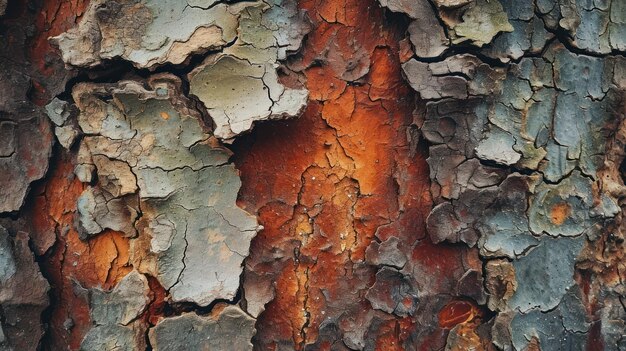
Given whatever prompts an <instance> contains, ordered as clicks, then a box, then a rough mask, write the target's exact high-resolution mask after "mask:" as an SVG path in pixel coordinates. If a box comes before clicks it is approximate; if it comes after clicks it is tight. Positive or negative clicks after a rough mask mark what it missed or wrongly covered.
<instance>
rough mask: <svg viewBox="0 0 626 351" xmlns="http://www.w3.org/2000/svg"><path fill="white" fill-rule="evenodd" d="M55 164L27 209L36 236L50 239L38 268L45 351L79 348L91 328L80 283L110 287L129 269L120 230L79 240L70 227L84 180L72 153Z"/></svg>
mask: <svg viewBox="0 0 626 351" xmlns="http://www.w3.org/2000/svg"><path fill="white" fill-rule="evenodd" d="M51 162H53V163H54V164H55V168H54V169H53V170H52V172H51V174H49V175H48V177H47V178H46V180H45V181H44V182H42V183H41V184H40V185H39V186H38V187H37V189H34V191H33V193H34V194H38V195H34V196H36V201H29V203H34V206H33V208H32V209H28V210H27V211H26V216H27V218H30V220H31V222H32V223H33V224H34V228H35V230H36V232H37V235H44V234H45V233H47V234H45V235H52V236H53V238H50V237H40V238H39V239H38V240H40V241H50V240H52V241H54V240H56V242H55V244H54V246H52V248H51V249H50V250H49V252H47V253H46V254H45V255H44V256H43V258H42V264H41V269H42V273H43V274H44V276H45V277H46V279H48V281H49V282H50V285H51V287H52V291H51V308H50V311H49V316H50V317H49V318H50V319H49V321H48V324H49V329H48V332H47V334H46V335H45V337H44V338H45V339H44V341H43V345H45V346H46V348H47V349H49V350H60V349H66V348H68V347H69V348H70V349H78V348H79V346H80V342H81V341H82V339H83V336H84V335H85V333H86V332H87V331H88V330H89V329H90V328H91V322H90V317H89V306H88V303H87V300H86V295H85V294H84V293H81V290H82V289H81V287H82V288H94V287H101V288H103V289H111V288H112V287H114V286H115V285H116V284H117V283H118V282H119V281H120V280H121V279H122V278H123V277H124V276H125V275H126V274H127V273H128V272H129V271H130V269H131V267H130V265H129V256H128V251H129V241H128V239H127V238H124V237H123V236H122V234H121V233H118V232H114V231H109V230H107V231H105V232H104V233H101V234H99V235H98V236H96V237H94V238H92V239H91V240H90V241H88V242H84V241H82V240H80V239H79V237H78V232H77V231H76V229H75V227H74V223H75V218H74V213H75V210H76V200H77V199H78V197H79V196H80V194H81V193H82V191H83V189H84V185H83V184H82V183H81V182H80V181H79V180H78V179H76V178H75V176H74V174H73V170H74V165H73V161H72V160H71V159H70V156H69V155H68V154H67V153H65V152H61V155H60V156H59V157H57V158H56V159H55V160H53V161H51Z"/></svg>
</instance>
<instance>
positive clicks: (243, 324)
mask: <svg viewBox="0 0 626 351" xmlns="http://www.w3.org/2000/svg"><path fill="white" fill-rule="evenodd" d="M215 310H219V311H214V312H213V315H209V316H199V315H197V314H195V313H184V314H182V315H181V316H178V317H172V318H166V319H164V320H163V321H161V322H159V323H158V324H157V325H156V326H155V327H154V328H152V329H150V334H149V335H150V344H151V345H152V347H153V349H154V350H155V351H166V350H181V349H189V350H242V351H244V350H252V343H251V342H250V341H251V340H252V336H253V335H254V332H255V330H254V322H255V320H254V318H252V317H250V316H248V315H247V314H245V313H244V312H243V311H242V310H241V309H240V308H239V307H237V306H225V307H224V306H222V307H219V308H218V307H216V308H215Z"/></svg>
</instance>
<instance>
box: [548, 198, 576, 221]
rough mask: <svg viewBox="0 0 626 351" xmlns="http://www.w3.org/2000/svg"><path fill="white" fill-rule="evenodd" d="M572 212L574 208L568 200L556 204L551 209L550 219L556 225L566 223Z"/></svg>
mask: <svg viewBox="0 0 626 351" xmlns="http://www.w3.org/2000/svg"><path fill="white" fill-rule="evenodd" d="M571 213H572V208H571V206H570V204H568V203H567V202H561V203H558V204H555V205H554V206H552V208H551V209H550V221H551V222H552V223H554V224H556V225H561V224H563V223H565V220H567V218H568V217H569V215H570V214H571Z"/></svg>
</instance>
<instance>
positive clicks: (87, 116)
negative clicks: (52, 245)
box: [73, 75, 257, 306]
mask: <svg viewBox="0 0 626 351" xmlns="http://www.w3.org/2000/svg"><path fill="white" fill-rule="evenodd" d="M146 84H147V86H148V88H145V87H144V86H143V85H142V84H141V83H140V82H136V81H125V82H120V83H118V84H112V85H105V84H103V85H97V84H80V85H77V86H76V87H75V88H74V90H73V97H74V100H75V101H76V104H77V107H78V109H79V110H80V114H79V115H78V124H79V125H80V127H81V130H82V133H84V134H85V136H84V137H83V140H82V144H84V146H86V148H87V149H88V150H89V152H90V154H91V156H92V160H93V164H94V165H95V168H96V173H97V175H98V184H97V186H96V187H95V188H94V187H88V188H87V189H86V190H85V191H84V192H83V194H82V195H81V196H80V198H79V199H78V204H77V208H78V213H79V221H80V225H81V228H82V229H83V231H84V232H86V235H85V236H84V237H86V236H87V235H95V234H97V233H99V232H101V231H102V230H104V229H112V230H115V231H123V232H124V233H126V235H128V236H131V237H134V236H136V235H135V231H136V230H137V229H138V230H139V232H140V233H141V234H140V235H139V236H138V237H137V239H134V240H132V241H131V251H132V257H131V260H132V262H133V265H134V266H135V267H136V268H137V269H138V270H139V271H141V272H144V273H149V274H150V275H152V276H154V277H156V278H157V279H158V280H159V282H160V283H161V285H163V287H164V288H165V289H166V290H168V291H169V292H170V293H171V298H172V300H173V301H189V302H194V303H196V304H198V305H201V306H206V305H208V304H210V303H211V302H212V301H213V300H215V299H232V298H233V297H234V296H235V294H236V292H237V288H238V286H239V274H240V272H241V262H242V260H243V258H244V257H246V256H247V254H248V247H249V242H250V240H251V238H252V237H253V236H254V235H255V234H256V231H257V223H256V220H255V219H254V217H253V216H250V215H249V214H247V213H245V212H244V211H242V210H241V209H239V208H238V207H237V206H236V205H235V199H236V196H237V191H238V190H239V186H240V181H239V178H238V176H237V173H236V171H235V169H234V167H233V166H232V165H231V164H229V163H228V158H229V152H228V151H227V150H226V149H224V148H222V147H220V146H219V143H218V142H217V141H216V140H215V139H214V138H213V137H212V136H211V134H209V133H207V132H205V131H204V127H203V122H202V118H201V115H200V114H199V113H198V112H197V110H195V109H194V107H193V105H192V104H191V102H190V101H189V100H188V99H186V98H185V97H184V96H182V95H181V92H180V81H179V80H178V79H177V78H176V77H174V76H171V75H159V76H154V77H152V78H150V79H149V80H148V81H147V82H146ZM107 96H111V98H107ZM139 212H141V218H140V219H139V220H138V213H139ZM207 260H208V261H207Z"/></svg>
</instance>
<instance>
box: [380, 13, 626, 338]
mask: <svg viewBox="0 0 626 351" xmlns="http://www.w3.org/2000/svg"><path fill="white" fill-rule="evenodd" d="M610 3H611V2H610V1H609V2H603V3H602V4H597V6H592V5H589V4H587V3H586V2H578V1H576V2H560V1H559V2H558V3H557V2H556V1H554V2H552V1H541V2H536V3H532V2H513V1H502V2H499V1H491V2H490V4H486V3H483V2H480V1H472V2H470V3H468V4H467V5H463V6H462V7H455V8H454V9H450V8H447V7H446V6H445V5H442V4H440V5H439V6H438V7H437V9H438V11H439V15H440V16H441V17H442V20H443V23H445V25H446V26H447V27H448V28H447V29H448V31H447V33H448V36H449V39H450V42H451V43H452V46H451V49H453V48H454V47H455V45H458V44H460V43H462V42H463V41H466V40H468V41H470V42H471V43H472V44H473V45H475V46H477V47H481V48H480V49H478V48H475V49H470V50H469V53H464V54H453V55H448V56H446V57H439V58H437V59H434V60H433V59H431V60H429V61H428V62H424V61H423V60H422V59H423V58H430V57H431V56H429V55H423V53H422V50H421V48H420V47H419V46H417V45H416V46H415V49H414V53H415V56H414V57H412V58H411V57H406V58H405V62H404V64H403V70H404V73H405V76H406V79H407V80H408V81H409V83H410V84H411V87H412V88H413V89H415V90H416V91H417V93H418V94H419V96H420V98H421V99H423V100H426V107H425V110H424V113H423V114H422V113H421V111H418V113H417V114H416V124H417V125H418V126H419V127H420V129H421V132H422V136H423V137H424V138H425V139H426V140H427V141H428V142H429V143H430V144H431V145H430V147H429V150H430V151H429V159H428V162H429V166H430V170H431V179H432V185H431V193H432V194H433V196H434V199H433V200H434V202H435V204H436V206H435V207H434V208H433V210H432V212H431V213H430V215H429V217H428V232H429V235H430V237H431V239H432V240H433V241H435V242H444V241H449V242H453V243H459V242H463V243H465V244H467V245H469V246H477V247H478V248H479V250H480V254H481V259H482V260H483V261H485V262H486V265H485V272H486V273H487V277H486V279H487V281H486V288H487V292H488V293H489V294H490V297H489V303H488V307H489V308H490V309H491V310H493V311H494V312H496V313H497V316H496V319H495V324H493V330H492V333H493V335H492V338H493V339H492V341H493V342H494V344H495V345H497V346H498V347H500V348H503V349H510V348H514V349H516V350H523V349H527V348H528V347H531V346H530V344H531V343H533V342H534V343H536V344H537V345H539V347H541V349H544V350H552V349H585V348H587V349H589V348H593V347H597V346H596V345H597V344H596V342H597V341H595V340H594V339H593V338H596V337H600V338H604V339H607V340H610V339H611V338H614V336H613V335H614V332H613V331H611V332H609V331H603V330H601V331H600V332H599V333H600V334H601V335H599V336H594V335H593V333H591V331H590V330H591V329H590V323H591V321H592V320H597V319H598V318H599V317H598V316H599V315H600V314H602V313H607V312H608V311H604V308H610V307H609V306H610V305H609V306H606V307H602V306H601V305H597V306H598V307H596V308H592V307H589V306H587V307H585V305H584V304H583V302H582V301H583V297H582V296H583V295H586V296H585V298H586V299H587V303H592V302H591V301H598V300H601V299H603V297H602V296H605V295H606V294H613V291H615V290H614V289H616V288H617V286H613V285H611V284H609V285H606V286H603V287H602V288H600V287H598V288H596V289H599V290H594V291H588V290H589V288H588V287H586V286H588V285H589V284H591V285H592V286H593V285H594V280H595V279H598V278H596V277H591V282H589V281H587V282H581V280H580V279H582V278H579V274H582V273H581V272H584V269H583V270H582V271H580V270H577V269H576V267H577V266H579V264H580V263H581V261H582V257H585V256H586V255H587V254H586V253H585V251H583V249H584V247H585V243H587V242H588V241H590V242H591V243H592V244H589V245H592V246H593V245H595V244H593V243H595V242H602V241H604V240H606V239H605V237H606V236H607V235H614V234H608V233H607V231H612V229H610V228H611V227H612V226H614V224H613V223H615V221H617V222H618V223H619V222H621V211H622V210H621V209H620V204H621V198H622V196H623V195H624V192H623V189H624V184H623V181H622V180H621V179H620V178H619V177H616V176H615V175H614V174H615V173H614V172H615V171H616V170H617V168H618V167H619V166H618V164H620V163H621V162H622V160H623V154H624V152H623V150H621V149H620V151H618V152H617V155H613V156H611V153H612V152H615V151H611V148H613V149H615V147H616V146H615V145H613V144H614V143H616V142H615V141H613V138H615V131H616V130H621V129H620V128H622V121H623V118H624V115H623V106H624V104H623V96H624V89H625V88H626V86H625V84H624V83H625V81H624V70H625V69H626V61H624V60H623V58H622V57H620V56H588V55H585V52H589V53H593V54H606V53H611V52H614V51H618V50H621V49H620V48H619V45H620V44H619V40H614V41H612V43H613V45H614V46H610V45H608V44H607V45H605V46H603V44H602V43H607V39H606V38H608V37H610V35H611V34H610V33H611V32H612V31H614V30H616V29H615V28H617V27H619V26H620V25H621V22H622V20H621V19H620V18H621V17H622V16H624V15H626V13H625V12H624V11H623V10H621V9H620V8H621V5H617V6H613V7H612V6H611V5H612V4H610ZM381 4H383V5H386V6H388V7H390V6H389V3H388V2H385V1H382V2H381ZM613 5H614V4H613ZM605 6H606V7H605ZM390 9H392V10H394V11H400V12H405V13H406V14H407V15H408V16H409V17H411V18H415V15H414V13H413V10H412V9H410V8H406V7H396V8H394V7H390ZM609 9H610V11H613V10H614V9H615V10H617V11H618V12H619V13H617V12H616V13H615V14H613V15H612V18H613V19H614V23H613V22H612V21H609V20H608V19H607V18H608V17H611V16H608V13H609ZM479 10H480V11H479ZM605 11H606V12H605ZM452 14H455V15H452ZM503 14H506V16H504V17H503ZM592 14H593V15H592ZM605 15H607V17H604V16H605ZM448 16H450V17H448ZM582 17H584V18H585V21H582V20H581V21H580V22H579V20H580V19H581V18H582ZM507 18H508V20H510V24H509V25H508V26H507V23H506V22H507ZM459 20H460V22H459ZM472 21H474V22H476V23H474V26H473V27H465V24H466V23H468V24H469V23H472ZM477 23H480V25H478V24H477ZM481 26H489V28H490V29H489V30H486V29H485V30H482V31H477V32H474V30H478V29H479V28H481ZM597 26H600V27H602V28H603V30H600V31H590V30H589V28H591V27H594V28H598V27H597ZM605 30H606V32H605ZM561 31H567V32H568V33H569V34H571V38H570V37H566V36H564V35H562V34H563V33H562V32H561ZM432 32H433V29H428V30H427V31H425V30H424V31H422V32H421V34H415V33H413V32H411V33H410V34H411V36H414V35H424V36H426V35H429V33H432ZM496 32H501V35H499V36H497V37H495V36H494V34H495V33H496ZM592 33H593V34H592ZM555 35H556V38H555ZM491 41H492V42H493V43H492V44H491V45H486V46H485V45H484V44H486V43H489V42H491ZM574 48H577V49H580V51H579V50H577V49H576V50H574ZM573 51H574V52H573ZM495 60H499V61H501V62H504V63H509V64H506V65H502V64H497V63H496V61H495ZM511 60H516V61H514V62H511ZM619 133H621V132H619ZM617 138H619V134H618V136H617ZM622 139H623V138H622ZM617 143H618V144H619V145H620V146H619V147H618V148H622V147H623V143H622V142H621V139H619V140H618V141H617ZM619 235H620V236H621V235H622V234H619ZM586 250H589V249H586ZM617 250H618V252H619V251H621V250H623V248H620V249H617ZM503 257H506V258H507V259H508V261H503V260H501V258H503ZM579 267H580V266H579ZM579 269H580V268H579ZM597 274H600V273H597ZM586 276H587V277H588V278H586V279H589V274H588V273H587V275H586ZM592 276H593V274H592ZM595 284H597V283H595ZM618 290H622V288H621V287H620V288H618ZM593 303H594V304H595V303H596V302H593ZM613 313H614V312H613ZM451 335H452V334H451ZM596 335H597V334H596ZM533 340H534V341H533ZM448 343H456V345H448V346H447V347H452V348H454V347H469V346H468V345H472V343H473V341H471V340H470V339H463V338H458V337H454V338H449V339H448ZM459 343H461V344H459ZM460 345H465V346H460ZM605 346H608V344H605ZM609 349H610V348H609Z"/></svg>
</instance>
